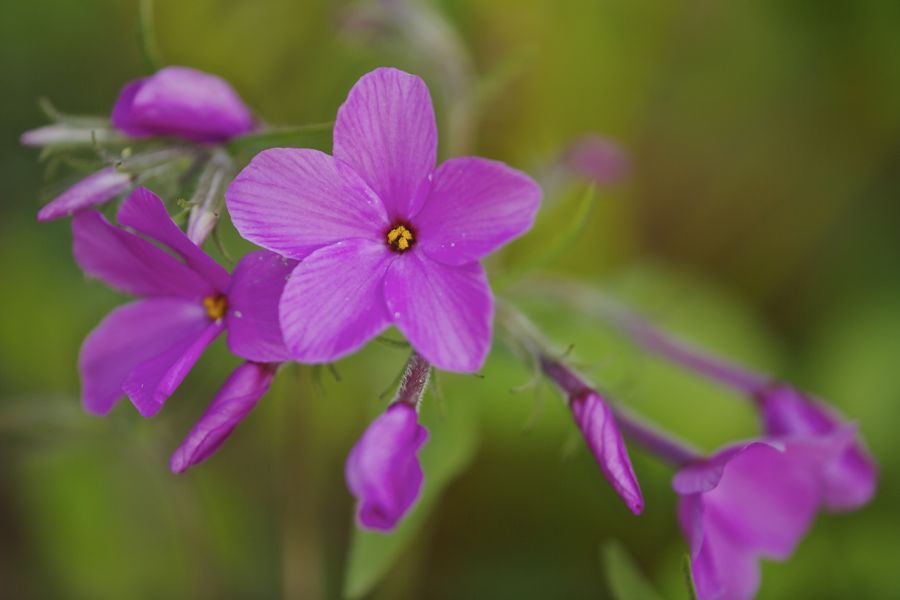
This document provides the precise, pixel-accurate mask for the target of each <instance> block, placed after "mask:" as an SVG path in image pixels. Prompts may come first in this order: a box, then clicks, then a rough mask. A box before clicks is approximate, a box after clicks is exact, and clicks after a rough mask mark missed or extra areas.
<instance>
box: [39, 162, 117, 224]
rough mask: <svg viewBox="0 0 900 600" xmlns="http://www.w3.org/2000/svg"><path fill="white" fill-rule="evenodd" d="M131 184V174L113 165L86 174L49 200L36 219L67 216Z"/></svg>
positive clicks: (45, 219) (95, 204)
mask: <svg viewBox="0 0 900 600" xmlns="http://www.w3.org/2000/svg"><path fill="white" fill-rule="evenodd" d="M130 185H131V175H129V174H128V173H121V172H119V171H117V170H116V169H115V168H113V167H108V168H106V169H101V170H99V171H97V172H96V173H93V174H91V175H88V176H87V177H85V178H84V179H82V180H81V181H79V182H78V183H76V184H75V185H73V186H72V187H70V188H69V189H67V190H66V191H65V192H63V193H62V194H60V195H59V196H57V197H56V198H54V199H53V200H51V201H50V202H49V203H48V204H46V205H45V206H44V207H43V208H42V209H41V210H40V211H39V212H38V217H37V218H38V221H42V222H43V221H52V220H54V219H58V218H60V217H67V216H69V215H72V214H74V213H76V212H78V211H79V210H83V209H85V208H90V207H92V206H97V205H98V204H103V203H104V202H108V201H109V200H112V199H113V198H115V197H116V196H118V195H119V194H121V193H122V192H124V191H125V190H126V189H128V186H130Z"/></svg>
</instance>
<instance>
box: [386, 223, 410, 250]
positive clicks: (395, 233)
mask: <svg viewBox="0 0 900 600" xmlns="http://www.w3.org/2000/svg"><path fill="white" fill-rule="evenodd" d="M386 237H387V244H388V246H390V248H391V250H393V251H394V252H400V253H403V252H406V251H407V250H409V249H410V248H412V246H413V244H415V243H416V235H415V233H414V232H413V229H412V227H411V226H409V225H405V224H403V223H398V224H396V225H394V227H393V228H391V230H390V231H388V232H387V236H386Z"/></svg>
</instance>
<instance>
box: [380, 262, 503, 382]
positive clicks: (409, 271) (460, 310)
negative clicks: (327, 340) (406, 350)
mask: <svg viewBox="0 0 900 600" xmlns="http://www.w3.org/2000/svg"><path fill="white" fill-rule="evenodd" d="M384 298H385V301H386V302H387V307H388V311H389V313H390V314H391V318H392V319H393V321H394V323H395V324H396V325H397V327H398V328H399V329H400V331H402V332H403V334H404V335H405V336H406V337H407V339H408V340H409V341H410V343H411V344H412V346H413V348H415V349H416V350H417V351H418V352H419V353H420V354H421V355H422V356H424V357H425V358H426V359H428V361H429V362H431V363H432V364H434V365H435V366H436V367H438V368H440V369H444V370H446V371H462V372H473V371H477V370H478V369H480V368H481V365H482V364H484V360H485V358H486V357H487V354H488V352H489V351H490V348H491V330H492V326H493V318H494V297H493V295H492V294H491V288H490V286H489V285H488V280H487V274H486V273H485V272H484V269H483V268H482V267H481V265H480V264H478V263H469V264H467V265H462V266H458V267H451V266H447V265H444V264H441V263H438V262H435V261H433V260H431V259H429V258H428V257H427V256H424V255H423V254H422V253H421V252H417V251H415V250H414V251H412V252H408V253H406V254H404V255H402V256H400V257H398V258H397V260H395V261H394V262H393V263H392V264H391V267H390V269H389V270H388V274H387V277H385V280H384Z"/></svg>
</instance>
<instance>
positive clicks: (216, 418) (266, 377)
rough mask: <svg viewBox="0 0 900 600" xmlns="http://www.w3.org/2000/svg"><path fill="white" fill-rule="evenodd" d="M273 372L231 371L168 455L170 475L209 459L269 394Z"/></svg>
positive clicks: (251, 366) (255, 368) (260, 367)
mask: <svg viewBox="0 0 900 600" xmlns="http://www.w3.org/2000/svg"><path fill="white" fill-rule="evenodd" d="M275 370H276V369H275V366H274V365H270V364H258V363H244V364H242V365H241V366H239V367H238V368H237V369H235V370H234V371H233V372H232V373H231V375H230V376H229V377H228V379H227V380H225V383H224V384H223V385H222V388H221V389H220V390H219V393H218V394H216V397H215V398H213V401H212V402H211V403H210V405H209V407H207V409H206V411H205V412H204V413H203V416H201V417H200V420H199V421H197V424H196V425H194V428H193V429H191V432H190V433H189V434H188V435H187V437H186V438H185V439H184V441H183V442H182V443H181V446H179V447H178V449H177V450H176V451H175V453H174V454H173V455H172V459H171V460H170V461H169V468H170V469H171V470H172V472H173V473H181V472H183V471H185V470H186V469H188V468H189V467H192V466H194V465H196V464H197V463H200V462H202V461H204V460H206V459H207V458H209V457H210V456H212V455H213V453H215V451H216V450H218V449H219V447H220V446H221V445H222V444H223V443H224V442H225V440H227V439H228V436H230V435H231V432H232V431H234V428H235V427H237V426H238V424H239V423H240V422H241V421H242V420H244V417H246V416H247V415H248V414H249V413H250V411H251V410H253V409H254V408H255V407H256V404H257V403H258V402H259V400H260V398H262V397H263V396H264V395H265V393H266V392H267V391H269V386H270V385H271V383H272V377H274V375H275Z"/></svg>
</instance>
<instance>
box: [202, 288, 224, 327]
mask: <svg viewBox="0 0 900 600" xmlns="http://www.w3.org/2000/svg"><path fill="white" fill-rule="evenodd" d="M203 306H204V307H205V308H206V314H207V315H208V316H209V318H210V319H212V320H213V321H218V320H219V319H221V318H222V317H224V316H225V313H226V312H227V311H228V298H226V297H225V294H218V295H216V296H207V297H206V298H204V299H203Z"/></svg>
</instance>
